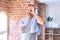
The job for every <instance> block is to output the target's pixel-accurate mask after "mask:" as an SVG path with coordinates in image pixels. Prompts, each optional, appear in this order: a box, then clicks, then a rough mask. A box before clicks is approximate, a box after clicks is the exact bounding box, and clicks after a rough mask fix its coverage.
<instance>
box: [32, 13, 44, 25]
mask: <svg viewBox="0 0 60 40" xmlns="http://www.w3.org/2000/svg"><path fill="white" fill-rule="evenodd" d="M33 15H34V16H35V17H36V19H37V22H38V23H39V24H41V25H43V24H44V19H43V18H42V17H40V16H38V15H37V14H36V13H34V14H33Z"/></svg>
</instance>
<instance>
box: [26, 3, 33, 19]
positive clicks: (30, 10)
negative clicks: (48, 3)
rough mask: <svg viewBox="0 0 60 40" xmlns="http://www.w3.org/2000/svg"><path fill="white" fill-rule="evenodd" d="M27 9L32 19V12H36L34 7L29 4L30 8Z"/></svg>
mask: <svg viewBox="0 0 60 40" xmlns="http://www.w3.org/2000/svg"><path fill="white" fill-rule="evenodd" d="M27 8H28V10H27V11H28V12H27V15H28V16H29V17H30V18H31V17H32V16H33V15H32V11H33V10H34V5H32V4H29V5H28V6H27Z"/></svg>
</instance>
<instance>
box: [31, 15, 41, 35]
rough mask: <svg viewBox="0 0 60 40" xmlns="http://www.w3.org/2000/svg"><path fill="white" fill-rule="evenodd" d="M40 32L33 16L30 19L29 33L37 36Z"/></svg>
mask: <svg viewBox="0 0 60 40" xmlns="http://www.w3.org/2000/svg"><path fill="white" fill-rule="evenodd" d="M40 32H41V29H40V25H39V24H38V23H37V20H36V18H35V17H34V16H33V17H32V19H31V29H30V33H36V34H37V35H40Z"/></svg>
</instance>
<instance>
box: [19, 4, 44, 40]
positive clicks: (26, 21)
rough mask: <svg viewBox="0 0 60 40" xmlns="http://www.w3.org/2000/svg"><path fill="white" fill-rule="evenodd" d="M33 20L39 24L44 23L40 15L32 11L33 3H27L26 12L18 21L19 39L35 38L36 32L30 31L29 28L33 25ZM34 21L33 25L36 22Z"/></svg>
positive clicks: (31, 39)
mask: <svg viewBox="0 0 60 40" xmlns="http://www.w3.org/2000/svg"><path fill="white" fill-rule="evenodd" d="M35 21H36V22H37V23H39V24H41V25H43V24H44V20H43V19H42V18H41V17H40V16H38V15H37V14H35V13H34V5H32V4H30V5H28V12H27V13H26V16H25V17H24V18H22V19H21V20H20V22H19V28H20V32H21V40H36V33H31V32H30V31H31V28H32V27H33V25H34V23H33V22H35ZM36 22H35V25H36V24H37V23H36ZM32 23H33V24H32ZM31 26H32V27H31ZM33 28H34V27H33ZM33 28H32V29H33Z"/></svg>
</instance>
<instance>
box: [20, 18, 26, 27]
mask: <svg viewBox="0 0 60 40" xmlns="http://www.w3.org/2000/svg"><path fill="white" fill-rule="evenodd" d="M26 25H27V20H26V18H22V19H21V20H20V21H19V26H21V27H25V26H26Z"/></svg>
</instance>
